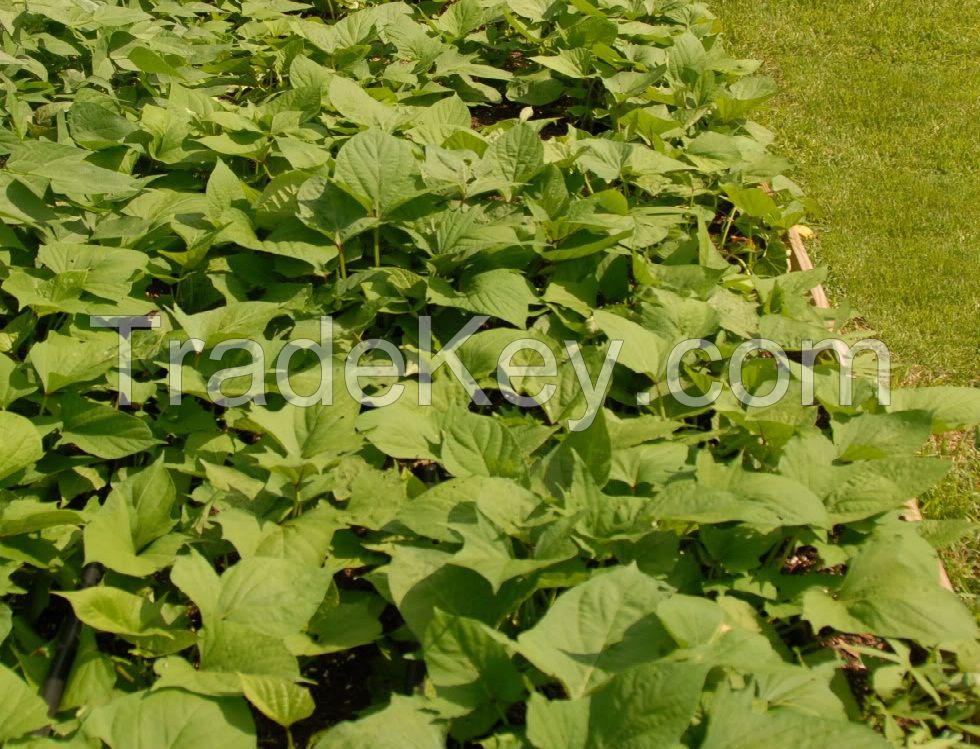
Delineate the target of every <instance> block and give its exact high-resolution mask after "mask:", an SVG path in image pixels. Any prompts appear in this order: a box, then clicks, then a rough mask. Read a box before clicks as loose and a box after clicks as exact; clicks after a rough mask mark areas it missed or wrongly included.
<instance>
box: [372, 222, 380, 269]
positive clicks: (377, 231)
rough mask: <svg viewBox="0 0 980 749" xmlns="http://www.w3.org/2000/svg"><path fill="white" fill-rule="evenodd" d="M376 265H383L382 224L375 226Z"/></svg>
mask: <svg viewBox="0 0 980 749" xmlns="http://www.w3.org/2000/svg"><path fill="white" fill-rule="evenodd" d="M374 267H375V268H380V267H381V226H380V225H378V224H375V227H374Z"/></svg>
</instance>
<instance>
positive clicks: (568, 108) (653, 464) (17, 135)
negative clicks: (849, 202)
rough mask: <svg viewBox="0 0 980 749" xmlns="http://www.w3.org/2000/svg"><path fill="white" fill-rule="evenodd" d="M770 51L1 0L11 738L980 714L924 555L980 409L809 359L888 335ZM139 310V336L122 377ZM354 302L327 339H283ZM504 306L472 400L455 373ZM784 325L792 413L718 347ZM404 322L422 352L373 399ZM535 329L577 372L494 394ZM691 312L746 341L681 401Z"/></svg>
mask: <svg viewBox="0 0 980 749" xmlns="http://www.w3.org/2000/svg"><path fill="white" fill-rule="evenodd" d="M757 67H758V65H757V64H756V63H754V62H750V61H745V60H737V59H733V58H731V57H729V56H728V55H727V54H726V52H725V49H724V47H723V44H722V40H721V36H720V28H719V24H718V22H717V20H716V19H715V18H714V17H713V16H712V15H711V13H710V12H709V11H708V10H707V9H706V8H705V6H704V5H702V4H701V3H697V2H691V1H690V0H571V1H570V2H556V1H553V0H506V2H499V1H498V0H455V1H450V2H445V3H441V2H420V3H415V4H406V3H402V2H391V3H367V2H360V3H356V4H355V3H349V2H344V1H343V0H324V1H323V2H320V1H319V0H317V2H315V3H314V4H312V5H311V4H307V3H301V2H294V1H293V0H263V1H262V2H259V1H257V0H214V1H213V2H198V1H195V0H0V83H2V85H3V91H4V93H3V96H4V107H3V111H2V120H0V121H2V128H0V164H2V168H0V219H2V223H0V276H2V284H0V323H2V329H0V409H2V410H0V429H2V434H3V437H4V444H3V451H2V455H0V487H3V488H2V489H0V594H2V596H3V599H2V603H0V692H2V694H3V699H2V700H0V741H2V742H6V743H5V744H4V745H5V746H25V747H34V748H36V749H41V748H42V747H48V746H55V745H58V746H62V745H66V746H75V747H100V746H108V747H111V748H112V749H124V748H128V747H131V746H134V745H139V746H145V747H167V748H168V749H183V748H185V747H186V748H187V749H190V748H192V747H194V748H196V747H200V746H207V745H212V746H221V747H229V748H231V749H234V748H236V747H251V746H256V744H257V743H258V744H261V745H265V746H276V745H282V746H285V745H289V746H294V745H295V746H309V747H312V748H313V749H332V748H333V747H372V749H376V748H377V747H388V746H391V747H399V748H401V747H407V746H410V747H418V748H419V749H427V748H428V747H442V746H459V747H463V746H467V747H469V746H479V747H484V748H485V749H503V748H504V747H534V748H536V749H564V748H566V747H581V748H582V749H585V748H589V749H599V748H600V747H612V746H616V747H617V748H619V747H670V746H687V747H692V748H693V747H702V748H703V749H736V748H737V747H752V748H753V749H765V747H773V748H774V749H777V748H778V749H783V747H785V746H787V745H790V744H792V745H796V746H799V747H831V746H841V745H843V746H847V747H849V748H850V749H859V748H861V747H884V746H888V745H889V744H893V745H898V746H904V745H908V746H930V747H944V746H952V745H955V744H956V743H957V742H959V741H964V740H967V739H968V738H969V737H970V736H973V737H976V736H977V735H980V729H978V724H980V720H978V715H977V707H976V705H977V704H978V700H977V697H978V696H980V692H978V685H977V678H976V672H978V671H980V643H978V633H977V627H976V623H975V618H974V615H973V614H972V613H971V612H970V610H969V609H968V608H967V607H966V606H964V604H963V603H962V602H961V601H960V600H959V599H958V598H957V597H956V596H955V595H954V594H953V593H950V592H948V591H946V590H944V589H943V588H942V587H941V586H940V585H939V582H938V576H937V555H936V551H935V548H936V546H940V545H942V544H944V543H949V542H952V541H955V540H956V539H958V538H960V537H962V536H963V535H964V534H966V533H969V532H971V530H972V526H970V524H969V523H965V522H963V523H961V522H954V521H945V522H931V523H927V524H923V525H918V524H911V523H907V522H904V521H903V519H902V509H903V505H904V502H905V501H906V500H908V499H909V498H910V497H912V496H915V495H917V494H919V493H921V492H923V491H926V490H927V489H929V488H930V487H931V486H933V485H934V484H935V483H936V482H937V481H939V480H940V479H941V478H942V476H943V475H944V474H945V472H946V471H947V470H948V467H949V466H948V465H947V463H946V462H944V461H942V460H938V459H933V458H925V457H919V456H918V453H919V452H920V450H921V448H922V447H923V446H924V445H925V444H926V443H927V441H928V440H929V439H930V437H931V436H932V435H934V434H938V433H941V432H944V431H948V430H952V429H972V428H974V427H975V426H976V425H977V424H978V423H980V397H978V393H977V392H976V391H975V390H970V389H967V388H928V389H926V388H912V389H903V390H894V391H893V392H892V394H891V400H890V403H888V404H887V405H886V404H884V403H881V402H879V398H878V391H877V383H876V382H874V380H873V379H871V378H870V377H864V378H861V379H859V380H857V382H855V384H854V398H853V405H846V404H842V400H843V399H842V398H841V386H840V378H839V376H838V375H839V366H838V363H837V360H836V359H835V357H834V356H833V355H832V354H831V353H829V352H828V353H826V354H824V355H821V356H820V357H819V358H818V359H817V360H816V361H814V362H810V363H807V361H806V360H805V359H804V358H803V357H801V356H800V355H799V354H800V352H801V350H802V348H803V346H804V343H803V342H804V341H805V340H807V339H812V340H814V341H820V340H822V339H824V338H826V337H827V336H828V334H829V331H830V330H831V329H832V331H833V335H835V336H837V337H840V338H841V339H843V340H845V341H848V342H853V341H854V340H855V339H856V338H857V337H859V336H860V333H859V332H858V331H855V330H854V328H853V326H851V327H848V323H849V322H850V320H849V314H848V313H847V312H846V311H844V310H834V311H829V312H828V311H821V310H817V309H814V308H813V307H812V305H811V304H810V303H809V297H808V292H809V289H811V288H813V287H814V286H816V285H817V284H819V283H820V282H821V280H822V279H823V277H824V273H823V271H820V270H818V271H809V272H805V273H793V274H790V273H788V272H787V262H786V255H787V246H786V243H785V242H784V239H783V237H784V235H785V232H786V230H787V229H789V228H790V227H792V226H793V225H795V224H797V223H798V222H800V221H801V220H802V219H803V217H804V216H805V214H806V212H807V211H808V210H810V209H811V208H812V206H810V205H809V203H808V201H807V200H806V198H805V197H804V196H803V195H802V193H801V191H800V190H799V188H798V187H797V186H796V185H795V184H794V183H793V182H792V181H791V180H790V179H788V178H787V177H786V176H785V172H786V170H787V163H786V161H785V160H784V159H782V158H781V157H779V156H778V155H776V154H774V153H773V152H772V151H771V150H770V145H771V141H772V136H771V134H770V133H769V132H768V131H766V130H765V129H764V128H763V127H761V126H760V125H758V124H757V123H755V122H753V121H752V120H751V119H750V114H751V112H752V110H753V109H754V108H755V107H757V106H758V105H759V104H761V103H763V102H764V101H765V100H766V99H767V98H769V97H770V96H771V95H772V94H773V92H774V86H773V84H772V82H771V81H769V80H768V79H766V78H763V77H760V76H758V75H756V71H757ZM113 316H144V317H145V318H146V319H145V320H144V324H143V325H141V327H140V328H139V329H137V330H134V331H133V332H132V333H131V334H130V335H129V337H128V341H129V342H130V343H131V347H132V356H133V371H132V373H131V376H132V379H131V381H130V377H129V373H127V372H126V371H125V368H123V369H121V368H120V366H119V358H118V352H119V347H120V335H119V332H118V331H117V330H113V329H111V328H107V327H106V324H107V322H106V320H105V318H111V317H113ZM325 316H329V317H330V318H332V321H333V330H332V338H331V342H330V354H329V355H328V356H329V358H328V359H327V361H326V363H323V362H322V361H321V355H322V351H323V349H322V348H320V349H317V348H315V347H311V346H306V348H301V347H295V348H296V350H295V351H290V349H289V346H290V342H294V341H296V340H297V339H307V340H309V341H321V340H322V339H321V333H322V330H323V319H322V318H324V317H325ZM422 316H426V317H428V318H430V322H429V323H428V324H429V328H428V330H426V329H425V328H424V327H423V328H420V326H419V318H420V317H422ZM474 316H484V317H485V318H486V319H485V320H482V321H481V322H482V324H481V325H480V328H479V331H478V332H476V334H475V335H472V336H471V337H469V338H468V340H466V341H465V343H463V344H462V345H461V346H460V347H459V348H458V350H457V351H456V353H457V355H458V358H459V360H460V361H461V362H462V363H463V364H464V365H465V366H466V368H467V370H468V371H469V372H471V373H472V375H473V382H471V383H469V385H470V391H472V389H473V387H474V386H475V387H477V388H479V392H480V393H481V394H482V397H480V398H476V399H474V398H473V397H471V392H469V391H468V390H467V386H466V385H464V383H463V382H461V380H460V378H459V377H457V374H456V373H455V372H454V371H452V370H451V368H450V367H449V366H448V365H447V364H446V363H445V360H446V356H445V353H443V355H442V356H440V353H439V352H440V349H443V348H444V347H447V346H450V347H451V346H452V342H453V340H454V337H455V336H456V335H457V333H458V332H459V331H460V330H461V329H463V328H465V327H466V325H467V324H468V322H469V321H470V319H471V318H473V317H474ZM96 318H99V319H96ZM828 326H830V328H828ZM848 330H849V331H850V332H844V331H848ZM759 337H763V338H767V339H770V340H772V341H775V342H777V343H779V344H780V345H781V346H782V347H783V348H785V349H786V350H787V351H789V352H790V355H789V357H788V358H785V359H781V358H778V357H772V356H758V357H754V358H750V359H749V360H747V361H746V363H745V366H744V367H743V380H744V381H745V382H747V383H748V388H749V389H750V390H751V391H752V392H757V393H764V392H767V391H768V390H769V389H771V388H772V386H773V384H774V383H775V382H776V381H777V379H778V377H779V376H780V367H782V368H783V369H786V368H788V369H789V372H790V386H789V393H788V395H787V396H786V397H784V398H783V399H781V400H780V401H779V402H777V403H775V404H772V405H767V406H755V405H745V404H744V403H743V402H742V401H741V400H740V399H738V398H737V397H735V393H734V391H733V389H732V383H731V381H730V379H729V375H728V368H727V364H728V360H729V359H730V358H731V357H732V356H733V354H734V353H735V352H736V350H737V349H738V347H739V346H740V345H741V344H743V343H744V342H745V341H748V340H752V339H755V338H759ZM189 339H197V340H198V341H199V344H197V345H196V346H192V347H191V348H190V349H187V350H186V351H185V353H186V354H187V355H185V356H183V357H182V358H180V359H177V360H175V359H174V358H173V356H172V355H171V350H172V348H173V347H175V346H176V347H177V348H180V347H183V346H184V345H185V344H186V342H187V341H188V340H189ZM243 339H248V340H250V341H252V342H253V343H252V344H251V345H250V346H249V347H248V348H244V347H241V346H238V347H235V346H236V345H237V344H236V342H238V341H241V340H243ZM375 339H383V340H386V341H391V342H393V344H394V345H396V346H397V348H398V351H399V352H401V354H402V355H403V356H404V358H405V361H404V362H403V366H401V367H396V368H395V371H387V372H385V371H384V370H382V369H379V370H377V372H375V373H373V374H369V375H367V376H364V377H361V378H360V387H361V389H362V390H363V391H364V392H365V393H366V396H365V397H363V398H356V397H354V396H352V395H351V394H350V392H349V388H348V387H346V381H345V375H344V372H343V369H342V359H343V357H345V356H347V355H348V354H349V353H350V352H351V351H352V350H354V349H355V347H360V348H359V349H358V351H362V352H363V353H364V360H365V362H370V363H373V364H374V365H376V366H378V367H383V366H385V365H388V366H389V367H390V365H391V363H392V356H391V352H390V351H387V352H386V351H384V350H382V349H377V348H367V349H366V350H365V347H364V346H363V345H362V344H363V343H364V342H366V341H372V340H375ZM429 339H431V340H429ZM525 339H530V340H533V341H536V342H537V344H538V345H539V346H543V347H546V348H547V349H548V350H550V351H551V352H553V356H554V357H555V358H556V360H557V367H556V369H555V371H554V372H553V373H551V374H549V375H548V376H546V377H545V378H540V377H539V378H533V377H531V376H529V375H528V373H527V372H522V371H520V370H516V369H512V370H511V371H510V372H509V376H507V377H504V378H501V377H500V376H499V373H498V368H497V364H498V361H499V358H500V354H501V352H502V351H503V350H504V349H505V348H506V347H507V346H508V345H511V344H513V343H514V342H515V341H518V340H525ZM689 339H703V340H706V341H709V342H711V343H712V344H714V345H715V346H717V348H718V350H719V352H720V353H721V361H710V360H708V359H706V358H705V357H702V356H698V355H695V354H692V355H689V356H688V357H686V358H685V359H684V363H683V378H682V379H683V383H682V384H683V386H684V388H685V390H686V391H687V392H688V393H691V394H698V393H707V392H709V391H710V390H711V389H712V387H713V386H716V385H719V386H720V387H721V396H720V397H719V398H718V399H717V400H716V401H715V402H714V403H711V404H709V405H704V406H689V405H684V404H683V403H682V402H680V401H679V400H677V399H676V398H675V397H673V396H672V395H671V394H670V392H669V390H668V387H667V385H666V383H665V373H666V369H667V358H668V354H669V352H670V351H671V350H672V348H673V347H674V346H675V345H676V344H677V343H679V342H681V341H684V340H689ZM613 348H615V349H616V351H617V353H618V363H617V364H616V365H615V367H614V368H612V369H611V370H609V371H608V372H607V374H608V376H605V377H604V376H603V371H604V370H603V362H604V360H605V359H606V357H607V355H609V353H610V351H611V349H613ZM284 350H286V351H287V352H288V353H290V356H289V358H288V360H287V369H289V371H290V373H291V380H290V382H291V385H292V387H293V389H294V390H295V391H296V392H299V393H301V394H302V395H310V396H311V397H310V398H308V399H307V401H308V402H307V403H306V404H305V405H299V404H297V403H295V402H286V399H284V398H283V396H282V392H281V387H278V385H279V384H280V383H281V377H280V378H279V379H278V380H277V374H278V375H281V371H277V368H276V364H275V363H276V362H277V359H279V357H280V356H281V355H282V354H283V351H284ZM541 358H543V357H540V354H535V353H533V352H530V351H528V350H527V349H525V350H524V352H523V353H522V354H521V356H520V357H518V359H517V360H516V361H517V363H522V364H524V365H530V366H533V365H537V364H540V360H541ZM583 363H584V367H585V369H586V370H587V371H586V372H585V374H586V375H588V382H589V384H590V386H591V388H592V389H593V391H594V392H597V393H598V397H599V402H600V403H601V407H599V408H598V409H593V408H591V407H590V400H589V398H588V397H587V393H586V392H585V389H584V388H583V387H581V382H582V377H583V375H582V371H581V366H582V365H583ZM440 364H441V365H442V366H437V365H440ZM230 368H238V369H234V370H232V369H230ZM864 368H865V367H864V366H863V365H862V366H861V367H859V369H864ZM429 370H434V371H432V373H431V405H420V399H419V395H420V393H423V392H424V391H425V390H426V389H427V388H426V377H425V373H426V372H428V371H429ZM324 371H326V372H327V373H328V374H329V373H332V375H333V376H332V378H328V380H332V381H329V382H328V386H327V388H326V390H324V391H323V392H318V391H317V387H318V386H319V383H321V382H323V381H324ZM807 376H812V378H813V379H814V381H815V402H814V403H813V404H812V405H803V403H804V400H805V398H804V394H803V382H804V380H805V379H806V377H807ZM177 378H179V379H180V381H181V393H182V394H183V397H182V398H176V397H173V396H174V393H173V392H172V384H173V383H174V382H175V379H177ZM216 384H217V385H219V386H220V395H221V398H215V385H216ZM546 385H550V386H553V387H552V388H551V390H552V392H553V393H554V397H551V398H547V399H546V398H544V397H543V396H542V388H543V387H544V386H546ZM396 386H397V387H400V388H401V392H402V397H401V398H399V399H398V400H396V401H395V402H394V403H392V404H391V405H386V406H381V405H380V403H381V402H382V401H383V400H384V399H385V396H386V395H388V394H390V393H392V392H393V388H395V387H396ZM638 393H639V394H644V396H645V397H643V398H640V399H638V398H637V394H638ZM323 395H330V396H331V398H330V400H331V401H332V402H331V403H330V404H329V405H326V404H324V403H323V400H324V398H323V397H321V396H323ZM517 396H522V397H529V398H532V399H533V398H535V397H536V396H541V397H538V398H537V403H535V404H534V405H529V404H528V403H527V402H525V403H523V404H522V403H518V402H516V401H517ZM575 427H584V428H580V429H578V430H576V428H575ZM93 570H94V571H96V573H95V576H93V574H92V572H93ZM102 571H104V575H103V576H102V579H101V580H100V581H99V582H98V584H95V585H87V586H86V585H83V584H82V583H83V578H85V579H86V580H87V582H94V581H95V579H96V578H97V577H98V573H99V572H102ZM71 617H77V619H78V620H80V621H81V623H82V624H83V625H84V626H83V627H82V628H81V634H80V641H79V645H78V652H77V655H76V656H75V658H74V661H73V665H72V667H71V670H70V674H69V675H68V677H67V684H66V686H65V689H64V693H63V694H61V695H60V696H59V697H58V698H57V704H56V705H55V706H54V708H53V709H52V714H51V716H49V715H48V705H46V704H45V701H44V700H42V698H41V696H40V692H41V690H42V688H43V687H44V686H45V684H46V683H47V684H49V685H50V680H48V677H49V675H50V674H51V672H52V661H54V660H58V658H59V652H60V651H59V647H60V646H61V645H62V644H63V643H64V642H65V641H66V640H65V637H66V632H65V631H64V630H65V627H64V626H62V627H60V629H59V625H60V624H61V623H62V622H63V621H66V620H67V621H70V620H71ZM69 634H70V633H69ZM46 680H48V681H47V682H46Z"/></svg>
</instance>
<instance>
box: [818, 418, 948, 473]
mask: <svg viewBox="0 0 980 749" xmlns="http://www.w3.org/2000/svg"><path fill="white" fill-rule="evenodd" d="M833 427H834V444H835V445H836V446H837V456H838V458H839V459H840V460H846V461H855V460H874V459H876V458H889V457H892V456H897V455H912V454H914V453H917V452H918V451H919V450H920V449H922V447H923V446H924V445H925V444H926V441H927V440H928V439H929V435H930V434H931V433H932V418H931V417H930V415H929V414H928V413H926V412H923V411H911V412H904V413H892V414H861V415H860V416H857V417H855V418H852V419H849V420H847V421H845V422H843V423H841V422H835V423H834V425H833Z"/></svg>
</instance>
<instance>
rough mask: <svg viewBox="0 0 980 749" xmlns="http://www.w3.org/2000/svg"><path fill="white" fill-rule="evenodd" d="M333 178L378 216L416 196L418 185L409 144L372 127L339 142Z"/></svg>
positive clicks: (418, 177)
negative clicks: (341, 144)
mask: <svg viewBox="0 0 980 749" xmlns="http://www.w3.org/2000/svg"><path fill="white" fill-rule="evenodd" d="M338 80H339V79H338ZM334 179H335V180H336V181H337V182H339V183H340V184H341V185H343V186H344V187H345V188H346V189H347V190H349V191H350V193H351V194H352V195H353V196H354V197H356V198H357V199H358V200H360V201H361V203H362V204H363V205H364V207H365V208H367V209H368V210H369V211H370V212H371V213H372V214H373V215H374V216H376V217H377V218H381V217H384V216H386V215H387V214H388V213H390V212H391V211H392V210H394V209H395V208H397V207H398V206H400V205H402V204H403V203H406V202H408V201H409V200H411V199H412V198H414V197H416V196H417V195H418V193H419V190H420V188H421V172H420V170H419V165H418V161H417V160H416V158H415V154H414V153H413V152H412V146H411V145H410V144H409V143H408V142H406V141H404V140H401V139H400V138H396V137H395V136H393V135H389V134H388V133H385V132H382V131H381V130H378V129H374V128H372V129H370V130H365V131H364V132H362V133H358V134H357V135H355V136H354V137H353V138H351V139H350V140H349V141H347V142H346V143H345V144H344V145H343V146H341V148H340V151H338V152H337V166H336V170H335V172H334Z"/></svg>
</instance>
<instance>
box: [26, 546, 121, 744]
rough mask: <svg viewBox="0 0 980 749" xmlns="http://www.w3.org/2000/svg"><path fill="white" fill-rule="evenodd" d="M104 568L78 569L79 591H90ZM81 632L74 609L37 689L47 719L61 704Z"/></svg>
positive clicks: (43, 731) (44, 730)
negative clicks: (45, 674)
mask: <svg viewBox="0 0 980 749" xmlns="http://www.w3.org/2000/svg"><path fill="white" fill-rule="evenodd" d="M104 571H105V568H104V567H103V566H102V565H101V564H99V563H98V562H93V563H91V564H86V565H85V566H84V567H83V568H82V575H81V579H80V580H79V589H81V590H84V589H85V588H92V587H94V586H96V585H98V584H99V581H100V580H101V579H102V573H103V572H104ZM81 631H82V623H81V622H80V621H79V620H78V617H77V616H75V612H74V610H72V611H70V612H69V613H68V615H67V616H66V617H65V618H64V619H63V620H62V622H61V626H60V627H59V628H58V634H57V635H56V636H55V640H56V641H57V645H55V649H54V656H53V657H52V658H51V665H50V666H49V667H48V675H47V676H46V677H45V679H44V685H43V686H42V687H41V698H42V699H43V700H44V701H45V702H46V703H47V705H48V717H52V718H53V717H54V716H55V714H56V713H57V712H58V706H59V705H60V704H61V696H62V695H63V694H64V693H65V685H66V684H67V683H68V675H69V674H70V673H71V667H72V664H73V663H74V662H75V653H76V652H77V651H78V637H79V635H80V634H81ZM50 732H51V727H50V726H46V727H45V728H42V729H41V730H40V731H38V733H39V734H45V735H46V734H48V733H50Z"/></svg>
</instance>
